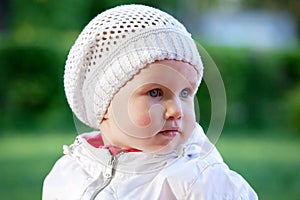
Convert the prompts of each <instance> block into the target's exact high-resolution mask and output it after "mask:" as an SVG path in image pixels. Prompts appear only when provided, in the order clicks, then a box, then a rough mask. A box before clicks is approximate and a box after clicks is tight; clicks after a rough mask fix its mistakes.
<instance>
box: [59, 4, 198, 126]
mask: <svg viewBox="0 0 300 200" xmlns="http://www.w3.org/2000/svg"><path fill="white" fill-rule="evenodd" d="M164 59H174V60H178V61H184V62H188V63H189V64H191V65H192V66H194V68H195V69H196V71H197V73H198V80H199V81H198V82H199V84H200V82H201V79H202V74H203V65H202V62H201V59H200V55H199V53H198V50H197V47H196V45H195V42H194V41H193V39H192V37H191V34H190V33H188V32H187V30H186V29H185V27H184V26H183V25H182V24H181V23H180V22H178V21H177V20H176V19H174V18H173V17H172V16H170V15H169V14H167V13H165V12H163V11H160V10H158V9H155V8H152V7H149V6H144V5H123V6H118V7H115V8H112V9H109V10H106V11H104V12H103V13H101V14H99V15H98V16H96V17H95V18H94V19H93V20H91V21H90V23H89V24H88V25H87V26H86V27H85V28H84V29H83V31H82V32H81V33H80V35H79V37H78V38H77V40H76V41H75V44H74V45H73V46H72V48H71V50H70V52H69V55H68V58H67V61H66V66H65V74H64V87H65V93H66V97H67V100H68V103H69V105H70V107H71V109H72V111H73V112H74V114H75V115H76V117H77V118H78V119H79V120H81V121H82V122H83V123H85V124H86V125H88V126H90V127H92V128H94V129H99V126H100V122H101V121H102V119H103V116H104V114H105V112H106V110H107V108H108V106H109V104H110V101H111V100H112V99H113V97H114V95H115V94H116V93H117V92H118V90H119V89H120V88H121V87H123V86H124V85H125V84H126V82H127V81H129V80H130V79H132V77H133V76H134V75H135V74H137V73H138V72H139V71H140V70H141V69H143V68H145V67H146V66H147V64H150V63H152V62H155V61H158V60H164Z"/></svg>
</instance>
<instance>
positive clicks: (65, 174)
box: [43, 155, 91, 200]
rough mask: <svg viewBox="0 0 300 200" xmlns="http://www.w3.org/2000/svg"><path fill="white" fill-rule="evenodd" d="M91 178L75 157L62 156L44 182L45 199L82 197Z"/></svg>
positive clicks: (64, 199)
mask: <svg viewBox="0 0 300 200" xmlns="http://www.w3.org/2000/svg"><path fill="white" fill-rule="evenodd" d="M90 179H91V178H90V177H89V176H88V174H87V173H86V172H85V171H84V170H83V169H82V167H81V166H80V165H79V164H78V162H77V161H76V159H75V158H74V157H71V156H69V155H64V156H62V157H61V158H60V159H59V160H58V161H57V162H56V163H55V165H54V166H53V168H52V169H51V171H50V173H49V174H48V175H47V176H46V178H45V180H44V183H43V200H53V199H62V200H68V199H70V200H71V199H72V200H74V199H80V198H81V196H82V194H83V193H84V191H83V190H84V188H86V187H84V186H86V185H87V184H88V182H89V180H90Z"/></svg>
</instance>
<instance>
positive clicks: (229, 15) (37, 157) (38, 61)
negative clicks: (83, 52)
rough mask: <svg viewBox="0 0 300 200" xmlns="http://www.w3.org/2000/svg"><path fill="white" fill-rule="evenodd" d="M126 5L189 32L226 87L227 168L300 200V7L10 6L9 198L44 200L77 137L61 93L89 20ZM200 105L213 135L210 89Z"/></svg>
mask: <svg viewBox="0 0 300 200" xmlns="http://www.w3.org/2000/svg"><path fill="white" fill-rule="evenodd" d="M124 3H143V4H147V5H152V6H155V7H158V8H161V9H163V10H165V11H167V12H169V13H171V14H172V15H174V16H175V17H176V18H178V19H179V20H180V21H181V22H183V23H184V24H186V26H187V28H188V30H190V31H191V32H192V33H193V36H194V38H195V39H196V40H197V41H198V42H199V43H200V44H201V45H202V46H203V47H204V48H205V49H206V50H207V52H209V54H210V55H211V57H212V58H213V60H214V61H215V63H216V65H217V66H218V68H219V70H220V72H221V75H222V78H223V81H224V84H225V88H226V95H227V100H228V103H227V118H226V122H225V126H224V130H223V133H222V135H221V137H220V139H219V141H218V143H217V147H218V148H219V150H220V151H221V154H222V155H223V157H224V160H225V161H226V162H227V163H228V165H229V166H230V167H231V168H232V169H234V170H236V171H238V172H239V173H241V174H242V175H243V176H244V177H245V178H246V179H247V180H248V181H249V183H250V184H251V185H252V186H253V188H254V189H255V190H256V191H257V193H258V195H259V197H260V199H270V200H271V199H272V200H275V199H300V155H299V153H300V66H299V64H300V46H299V36H300V31H299V25H300V12H299V10H300V2H299V1H298V0H287V1H279V0H272V1H271V0H262V1H259V0H252V1H246V0H187V1H184V0H177V1H171V0H160V1H151V0H148V1H125V0H123V1H119V0H115V1H111V0H101V1H100V0H51V1H50V0H10V1H9V0H2V1H1V2H0V197H1V199H9V200H10V199H11V200H21V199H24V200H27V199H28V200H29V199H30V200H32V199H41V191H42V182H43V179H44V177H45V176H46V174H47V173H48V172H49V170H50V169H51V167H52V165H53V164H54V162H55V160H56V159H58V158H59V157H60V156H61V155H62V145H63V144H70V143H72V141H73V139H74V137H75V136H76V134H77V133H76V130H75V128H74V122H73V116H72V113H71V111H70V109H69V107H68V104H67V102H66V99H65V97H64V91H63V84H62V83H63V70H64V63H65V60H66V56H67V54H68V51H69V49H70V47H71V46H72V44H73V43H74V41H75V39H76V37H77V36H78V34H79V33H80V31H81V30H82V28H83V27H84V26H85V25H86V24H87V23H88V21H89V20H91V19H92V18H93V17H94V16H95V15H96V14H98V13H99V12H101V11H103V10H105V9H107V8H110V7H113V6H116V5H120V4H124ZM198 100H199V103H200V110H201V124H202V125H203V126H204V128H207V126H208V123H209V119H210V100H209V95H208V92H207V89H206V86H205V84H202V86H201V88H200V90H199V92H198Z"/></svg>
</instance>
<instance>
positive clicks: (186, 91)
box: [179, 88, 191, 98]
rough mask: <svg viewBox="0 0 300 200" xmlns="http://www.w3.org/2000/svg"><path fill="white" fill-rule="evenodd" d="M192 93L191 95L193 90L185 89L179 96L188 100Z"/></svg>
mask: <svg viewBox="0 0 300 200" xmlns="http://www.w3.org/2000/svg"><path fill="white" fill-rule="evenodd" d="M190 93H191V89H189V88H185V89H183V90H181V92H180V95H179V96H180V97H183V98H187V97H188V96H189V95H190Z"/></svg>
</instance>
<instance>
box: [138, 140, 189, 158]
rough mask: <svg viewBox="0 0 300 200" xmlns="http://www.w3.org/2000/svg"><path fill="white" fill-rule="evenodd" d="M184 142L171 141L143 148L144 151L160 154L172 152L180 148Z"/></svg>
mask: <svg viewBox="0 0 300 200" xmlns="http://www.w3.org/2000/svg"><path fill="white" fill-rule="evenodd" d="M182 144H183V142H181V143H178V142H175V141H174V142H173V141H171V142H169V144H167V145H164V146H158V147H149V148H147V147H145V148H143V149H142V151H143V152H144V153H149V154H158V155H164V154H170V153H172V152H174V151H176V150H178V149H179V147H180V146H181V145H182Z"/></svg>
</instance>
